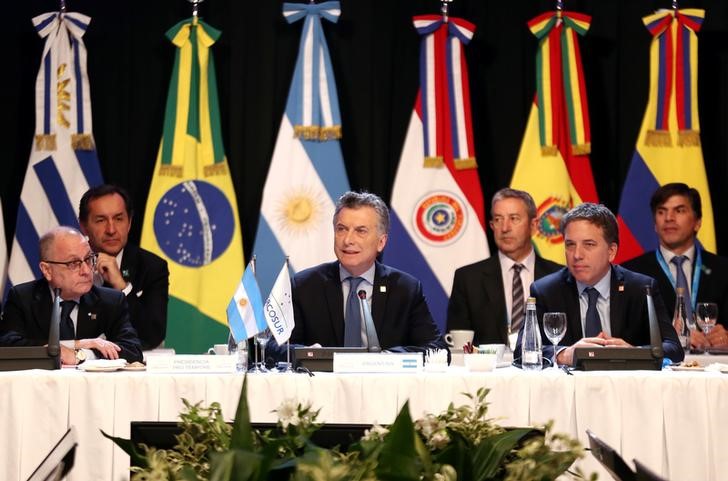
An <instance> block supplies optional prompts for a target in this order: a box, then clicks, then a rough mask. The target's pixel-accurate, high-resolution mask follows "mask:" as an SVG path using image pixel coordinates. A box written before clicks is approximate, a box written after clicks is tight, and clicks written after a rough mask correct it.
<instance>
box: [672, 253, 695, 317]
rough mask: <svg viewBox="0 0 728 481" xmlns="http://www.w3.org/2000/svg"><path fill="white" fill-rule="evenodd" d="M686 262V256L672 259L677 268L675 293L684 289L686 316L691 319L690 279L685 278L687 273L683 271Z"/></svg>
mask: <svg viewBox="0 0 728 481" xmlns="http://www.w3.org/2000/svg"><path fill="white" fill-rule="evenodd" d="M686 260H688V258H687V257H685V256H675V257H673V258H672V259H670V262H671V263H672V264H675V267H677V269H676V270H677V272H676V274H677V275H676V276H675V292H676V293H677V288H678V287H682V288H683V292H684V294H683V299H685V316H686V317H687V318H688V319H690V318H691V317H692V315H693V303H692V297H691V296H690V287H689V286H688V279H687V277H685V271H683V262H685V261H686ZM675 302H677V299H675Z"/></svg>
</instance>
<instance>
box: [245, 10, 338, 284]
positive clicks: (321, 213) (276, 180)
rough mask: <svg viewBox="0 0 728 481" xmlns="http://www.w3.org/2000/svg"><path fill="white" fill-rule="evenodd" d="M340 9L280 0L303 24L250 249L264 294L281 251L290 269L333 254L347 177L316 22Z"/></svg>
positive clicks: (289, 14) (325, 49) (327, 66)
mask: <svg viewBox="0 0 728 481" xmlns="http://www.w3.org/2000/svg"><path fill="white" fill-rule="evenodd" d="M340 13H341V10H340V8H339V2H324V3H320V4H301V3H284V4H283V15H284V16H285V18H286V21H287V22H288V23H294V22H296V21H298V20H301V19H303V21H304V23H303V29H302V31H301V41H300V46H299V51H298V58H297V60H296V68H295V71H294V73H293V80H292V81H291V87H290V90H289V92H288V100H287V102H286V111H285V112H284V113H283V118H282V119H281V127H280V130H279V131H278V138H277V139H276V144H275V148H274V150H273V159H272V160H271V165H270V168H269V170H268V177H267V179H266V182H265V187H264V189H263V200H262V203H261V208H260V210H261V216H260V220H259V222H258V231H257V233H256V237H255V246H254V249H253V252H254V254H255V256H256V259H257V262H256V277H257V278H258V281H259V283H260V286H261V289H262V290H263V292H270V290H271V288H272V287H273V284H274V282H275V280H276V277H277V275H278V272H279V270H280V265H281V262H283V260H284V259H285V258H286V256H288V257H289V258H290V264H291V268H292V269H293V271H294V272H295V271H300V270H301V269H305V268H308V267H311V266H314V265H317V264H321V263H323V262H327V261H331V260H332V259H333V257H334V250H333V246H334V230H333V227H332V222H333V221H332V219H333V216H334V205H335V203H336V200H337V199H338V198H339V197H340V196H341V194H343V193H344V192H346V191H347V190H349V180H348V178H347V176H346V169H345V168H344V158H343V156H342V154H341V146H340V145H339V139H340V138H341V116H340V114H339V101H338V96H337V92H336V81H335V79H334V71H333V69H332V67H331V59H330V57H329V50H328V47H327V45H326V38H325V37H324V32H323V29H322V26H321V20H322V19H324V20H328V21H330V22H336V21H337V20H338V18H339V15H340Z"/></svg>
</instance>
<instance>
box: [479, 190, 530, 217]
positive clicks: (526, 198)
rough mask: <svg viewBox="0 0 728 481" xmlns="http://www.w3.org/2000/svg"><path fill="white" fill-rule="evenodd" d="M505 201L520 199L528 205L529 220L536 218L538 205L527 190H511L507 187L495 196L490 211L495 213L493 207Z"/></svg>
mask: <svg viewBox="0 0 728 481" xmlns="http://www.w3.org/2000/svg"><path fill="white" fill-rule="evenodd" d="M503 199H520V200H521V201H523V203H524V204H526V212H527V213H528V220H533V219H535V218H536V203H535V202H534V201H533V197H531V194H529V193H528V192H526V191H525V190H518V189H511V188H510V187H506V188H504V189H501V190H499V191H498V192H496V193H495V194H493V199H492V200H491V201H490V211H491V212H493V206H494V205H495V203H496V202H499V201H501V200H503Z"/></svg>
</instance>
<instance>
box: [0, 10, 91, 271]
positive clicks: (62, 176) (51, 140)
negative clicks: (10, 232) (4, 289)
mask: <svg viewBox="0 0 728 481" xmlns="http://www.w3.org/2000/svg"><path fill="white" fill-rule="evenodd" d="M90 20H91V18H90V17H87V16H86V15H82V14H80V13H75V12H71V13H64V14H62V15H61V13H60V12H49V13H44V14H42V15H39V16H37V17H35V18H33V25H35V29H36V31H37V32H38V35H39V36H40V37H41V38H45V47H44V48H43V57H42V59H41V64H40V70H39V71H38V77H37V78H36V84H35V138H34V141H33V146H32V148H31V151H30V160H29V162H28V169H27V170H26V173H25V180H24V181H23V189H22V192H21V195H20V205H19V206H18V218H17V222H16V225H15V237H14V238H13V245H12V250H11V256H10V264H9V267H8V281H9V282H8V285H14V284H19V283H21V282H26V281H30V280H33V279H36V278H39V277H41V272H40V268H39V266H38V263H39V261H40V256H39V254H38V240H39V238H40V236H42V235H43V234H44V233H45V232H46V231H48V230H49V229H51V228H52V227H55V226H58V225H68V226H73V227H76V228H78V217H77V211H76V209H77V208H78V203H79V201H80V200H81V196H82V195H83V193H84V192H86V190H88V188H89V187H91V186H95V185H98V184H101V183H102V177H101V169H100V167H99V160H98V157H97V156H96V150H95V146H94V139H93V135H92V133H91V97H90V95H89V82H88V75H87V72H86V47H85V45H84V43H83V35H84V33H85V32H86V29H87V28H88V24H89V22H90Z"/></svg>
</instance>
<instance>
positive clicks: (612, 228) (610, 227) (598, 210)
mask: <svg viewBox="0 0 728 481" xmlns="http://www.w3.org/2000/svg"><path fill="white" fill-rule="evenodd" d="M577 220H585V221H587V222H590V223H592V224H594V225H595V226H597V227H600V228H601V229H602V234H604V240H606V241H607V244H617V245H619V226H618V225H617V218H616V217H614V214H612V211H611V210H609V209H607V208H606V207H605V206H604V205H602V204H593V203H591V202H584V203H583V204H579V205H577V206H576V207H574V208H573V209H571V210H570V211H569V212H567V213H566V214H564V216H563V217H562V218H561V233H562V234H563V233H564V232H566V226H567V225H569V223H571V222H574V221H577Z"/></svg>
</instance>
